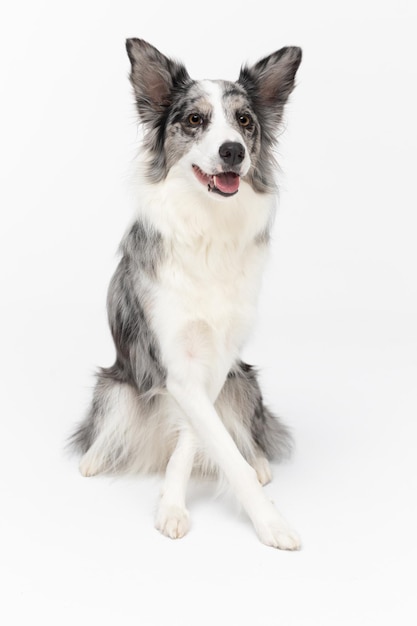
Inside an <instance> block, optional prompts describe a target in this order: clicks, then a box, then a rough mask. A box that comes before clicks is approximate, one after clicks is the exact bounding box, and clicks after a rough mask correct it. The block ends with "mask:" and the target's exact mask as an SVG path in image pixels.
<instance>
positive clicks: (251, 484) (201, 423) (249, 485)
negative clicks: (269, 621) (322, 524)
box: [167, 364, 300, 550]
mask: <svg viewBox="0 0 417 626" xmlns="http://www.w3.org/2000/svg"><path fill="white" fill-rule="evenodd" d="M199 370H200V367H199V365H198V364H195V365H194V367H192V368H188V371H187V376H186V377H184V378H183V377H181V376H179V375H178V368H177V374H176V375H175V376H169V377H168V381H167V387H168V391H169V392H170V393H171V395H172V396H173V397H174V398H175V400H176V401H177V403H178V404H179V406H180V407H181V409H182V410H183V411H184V413H185V415H186V416H187V417H188V419H189V421H190V424H191V426H192V428H193V430H194V432H195V433H196V435H197V437H198V439H199V440H200V444H201V445H202V446H203V447H204V449H205V450H206V453H207V454H208V455H209V457H210V458H211V459H212V460H213V461H214V462H215V463H216V465H217V466H218V467H219V469H220V470H221V471H222V472H223V474H224V475H225V477H226V479H227V481H228V482H229V484H230V486H231V487H232V490H233V491H234V493H235V495H236V497H237V498H238V500H239V501H240V502H241V504H242V505H243V507H244V509H245V511H246V512H247V514H248V515H249V517H250V519H251V520H252V523H253V525H254V527H255V530H256V533H257V535H258V537H259V539H260V540H261V541H262V542H263V543H265V544H266V545H269V546H273V547H275V548H281V549H283V550H296V549H298V548H299V547H300V541H299V538H298V536H297V534H296V533H294V532H293V531H292V530H291V529H290V527H289V526H288V524H287V523H286V521H285V520H284V519H283V518H282V516H281V515H280V514H279V513H278V511H277V510H276V508H275V507H274V505H273V504H272V503H271V502H270V500H269V499H268V498H267V496H266V495H265V493H264V491H263V490H262V487H261V485H260V484H259V481H258V479H257V476H256V472H255V470H254V469H253V468H252V467H251V466H250V465H249V464H248V463H247V462H246V461H245V459H244V458H243V456H242V455H241V454H240V452H239V450H238V448H237V446H236V444H235V443H234V441H233V439H232V437H231V436H230V435H229V433H228V431H227V430H226V428H225V426H224V425H223V422H222V421H221V419H220V417H219V415H218V414H217V412H216V410H215V408H214V406H213V400H214V399H215V398H214V399H213V398H211V397H210V394H209V392H208V391H207V389H206V388H205V386H204V385H203V384H202V380H203V376H202V375H201V371H199Z"/></svg>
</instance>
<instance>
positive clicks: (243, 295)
mask: <svg viewBox="0 0 417 626" xmlns="http://www.w3.org/2000/svg"><path fill="white" fill-rule="evenodd" d="M158 196H159V197H157V198H156V197H155V196H153V201H152V202H147V203H146V204H145V207H146V219H147V220H148V221H151V222H152V223H153V225H154V227H155V228H156V229H157V230H158V231H159V232H161V234H162V236H163V240H164V247H165V253H166V254H165V259H164V261H163V263H162V264H161V266H160V268H159V271H158V277H157V280H156V281H155V283H154V284H153V286H152V289H151V291H152V296H151V301H152V305H151V306H152V313H151V318H152V326H153V330H154V332H155V333H156V335H157V337H158V339H159V343H160V346H161V352H162V357H163V359H164V361H165V362H166V363H172V362H173V361H178V358H179V357H180V355H182V356H185V357H186V358H188V359H191V360H195V359H198V360H200V362H201V361H209V362H210V365H213V366H215V367H220V369H223V367H222V366H221V365H220V364H221V363H223V364H224V368H226V369H227V367H229V366H230V362H231V361H232V360H234V359H235V358H236V357H237V355H238V353H239V350H240V348H241V346H242V343H243V342H244V341H245V339H246V337H247V334H248V332H249V330H250V327H251V324H252V321H253V317H254V312H255V304H256V300H257V294H258V291H259V286H260V280H261V273H262V269H263V266H264V262H265V258H266V254H267V247H268V246H267V245H266V238H267V237H266V236H265V233H266V232H267V231H268V230H269V227H270V225H271V222H272V219H273V214H274V200H273V197H271V196H267V195H265V194H257V193H255V192H254V191H253V190H252V189H251V188H250V187H249V186H248V185H246V184H244V183H243V184H242V185H241V189H240V190H239V194H238V196H237V197H236V198H230V199H227V201H225V202H222V201H218V200H213V199H211V198H208V199H207V200H206V199H204V201H203V202H202V200H201V194H195V195H194V194H189V195H188V196H187V199H186V201H185V200H184V195H183V194H181V195H179V194H178V193H176V186H175V182H173V184H172V185H171V186H170V184H169V180H168V184H167V182H165V183H164V185H163V186H161V189H160V193H159V194H158ZM148 200H150V198H148ZM143 214H144V215H145V210H143Z"/></svg>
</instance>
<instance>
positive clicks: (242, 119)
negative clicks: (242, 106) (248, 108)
mask: <svg viewBox="0 0 417 626" xmlns="http://www.w3.org/2000/svg"><path fill="white" fill-rule="evenodd" d="M237 119H238V122H239V124H240V125H241V126H243V128H247V127H248V126H250V125H251V124H252V118H251V116H250V115H248V114H247V113H244V114H243V115H238V116H237Z"/></svg>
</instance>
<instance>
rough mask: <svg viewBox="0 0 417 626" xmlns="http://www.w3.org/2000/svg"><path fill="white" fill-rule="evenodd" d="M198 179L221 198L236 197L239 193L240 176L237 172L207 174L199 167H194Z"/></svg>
mask: <svg viewBox="0 0 417 626" xmlns="http://www.w3.org/2000/svg"><path fill="white" fill-rule="evenodd" d="M193 170H194V174H195V175H196V177H197V179H198V180H199V181H200V183H202V184H203V185H205V186H206V187H207V189H208V191H214V192H216V193H219V194H220V195H221V196H226V197H228V196H234V195H235V193H237V192H238V191H239V183H240V176H239V174H236V173H235V172H222V173H220V174H205V172H203V171H202V170H201V169H200V168H199V167H198V166H197V165H193Z"/></svg>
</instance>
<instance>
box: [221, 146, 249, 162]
mask: <svg viewBox="0 0 417 626" xmlns="http://www.w3.org/2000/svg"><path fill="white" fill-rule="evenodd" d="M219 154H220V156H221V158H222V159H223V161H224V162H225V163H227V165H238V164H239V163H242V161H243V159H244V158H245V147H244V146H242V144H241V143H238V142H237V141H228V142H226V143H223V144H222V145H221V146H220V148H219Z"/></svg>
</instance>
